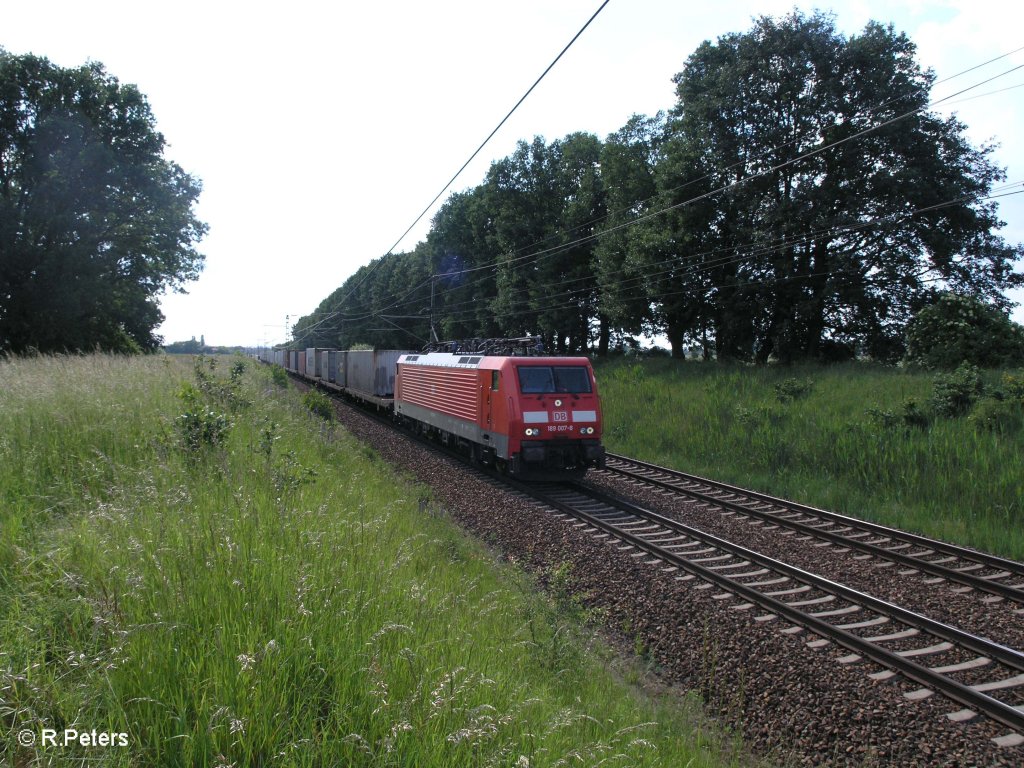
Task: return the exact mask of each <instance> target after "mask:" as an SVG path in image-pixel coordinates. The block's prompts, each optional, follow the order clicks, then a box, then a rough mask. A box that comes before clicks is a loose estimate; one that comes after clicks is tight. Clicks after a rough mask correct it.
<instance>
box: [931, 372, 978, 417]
mask: <svg viewBox="0 0 1024 768" xmlns="http://www.w3.org/2000/svg"><path fill="white" fill-rule="evenodd" d="M983 389H984V387H983V385H982V382H981V374H980V373H979V371H978V368H977V367H976V366H974V365H970V364H969V363H964V364H962V365H961V366H960V367H959V368H957V369H956V370H955V371H953V373H940V374H938V375H937V376H936V377H935V379H934V383H933V388H932V407H933V408H934V409H935V412H936V413H937V414H938V415H940V416H948V417H951V418H956V417H958V416H964V415H965V414H967V413H968V412H969V411H970V410H971V407H972V406H973V405H974V403H975V402H976V401H977V400H978V398H979V397H980V396H981V393H982V391H983Z"/></svg>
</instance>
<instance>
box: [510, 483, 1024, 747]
mask: <svg viewBox="0 0 1024 768" xmlns="http://www.w3.org/2000/svg"><path fill="white" fill-rule="evenodd" d="M510 484H511V485H513V487H515V488H516V489H517V490H520V491H521V492H523V493H524V494H527V495H529V496H531V497H533V498H535V499H537V500H538V501H541V502H542V503H544V504H547V505H549V506H550V507H552V508H554V509H558V510H560V511H562V512H564V513H566V514H568V515H571V516H573V517H575V518H577V519H579V520H582V521H583V522H585V523H587V524H588V525H590V526H592V527H595V528H598V529H600V530H602V531H605V532H606V533H609V534H612V535H614V536H616V537H617V538H619V539H621V540H623V541H625V542H627V543H629V544H630V545H632V546H634V547H636V548H638V549H640V550H642V551H644V552H647V553H648V554H650V555H652V556H654V557H657V558H658V559H659V560H662V561H663V562H666V563H668V564H670V565H673V566H676V567H678V568H681V569H682V570H685V571H686V572H688V573H691V574H693V575H694V576H697V577H698V578H700V579H702V580H705V581H707V582H709V583H713V584H716V585H718V586H720V587H722V588H723V589H726V590H727V591H729V592H731V593H733V594H736V595H738V596H741V597H743V598H744V599H745V600H748V601H750V602H752V603H755V604H757V605H760V606H761V607H762V608H765V609H766V610H768V611H770V612H771V613H773V614H775V615H777V616H782V617H783V618H785V619H786V620H788V621H790V622H791V623H793V624H795V625H798V626H802V627H805V628H806V629H809V630H810V631H812V632H814V633H815V634H817V635H819V636H821V637H823V638H825V639H828V640H831V641H833V642H835V643H837V644H838V645H841V646H843V647H844V648H847V649H849V650H851V651H853V652H854V653H856V654H858V655H860V656H862V657H866V658H869V659H871V660H872V661H875V662H876V663H878V664H880V665H881V666H883V667H885V668H887V669H892V670H896V671H898V672H900V673H901V674H903V675H904V676H905V677H907V678H909V679H911V680H914V681H916V682H918V683H920V684H921V685H923V686H925V687H927V688H930V689H933V690H938V691H941V692H942V693H944V694H945V695H946V696H947V697H948V698H950V699H952V700H954V701H957V702H959V703H960V704H962V705H964V706H966V707H969V708H971V709H973V710H974V711H976V712H979V713H981V714H984V715H985V716H987V717H989V718H991V719H993V720H996V721H998V722H1000V723H1002V724H1003V725H1006V726H1009V727H1010V728H1013V729H1014V730H1016V731H1018V732H1020V733H1024V712H1022V711H1019V710H1018V709H1016V708H1015V707H1013V706H1011V705H1009V704H1006V703H1004V702H1002V701H1000V700H998V699H996V698H993V697H992V696H989V695H987V694H985V693H983V692H980V691H976V690H974V689H973V688H971V687H970V686H967V685H964V684H962V683H959V682H957V681H955V680H953V679H951V678H949V677H947V676H945V675H942V674H939V673H937V672H933V671H932V670H930V669H928V668H927V667H925V666H923V665H920V664H918V663H916V662H914V661H911V660H910V659H908V658H904V657H903V656H900V655H899V654H898V653H896V652H894V651H889V650H886V649H884V648H882V647H880V646H878V645H876V644H874V643H872V642H870V641H868V640H866V639H864V638H861V637H859V636H857V635H854V634H853V633H851V632H849V631H847V630H844V629H840V628H838V627H835V626H833V625H831V624H829V623H828V622H826V621H824V620H822V619H820V618H818V617H816V616H812V615H810V614H807V613H805V612H803V611H801V610H799V609H797V608H794V607H792V606H790V605H788V604H787V603H785V602H783V601H781V600H777V599H775V598H773V597H769V596H766V595H763V594H761V593H760V592H758V591H757V590H755V589H754V588H752V587H750V586H747V585H745V584H742V583H740V582H738V581H735V580H734V579H732V578H730V577H728V576H725V575H723V574H720V573H717V572H716V571H714V570H711V569H709V568H706V567H704V566H702V565H700V564H699V563H695V562H692V561H690V560H687V559H686V558H685V557H683V556H681V555H678V554H676V553H674V552H672V551H670V550H667V549H663V548H662V547H660V546H658V545H657V544H652V543H650V542H649V541H647V540H646V539H645V538H644V537H643V536H641V535H638V534H633V533H630V532H628V531H623V530H622V529H621V528H620V527H618V526H617V525H615V524H614V523H610V522H607V521H605V520H603V519H602V518H601V517H600V516H599V515H596V514H593V513H590V512H586V511H583V510H580V509H578V508H576V507H574V506H573V505H571V504H569V503H567V502H564V501H561V500H559V499H557V498H554V497H553V496H551V495H550V493H545V492H543V491H542V490H541V489H539V488H531V486H529V485H527V484H524V483H519V482H512V483H510ZM576 487H577V488H578V489H580V490H581V492H582V493H583V495H585V496H588V497H590V498H592V499H597V500H598V501H601V502H603V503H605V504H607V505H609V506H611V507H613V508H615V509H618V510H621V511H623V512H626V513H628V514H631V515H634V516H636V517H640V518H643V519H646V520H650V521H651V522H655V523H657V524H659V525H662V526H664V527H666V528H669V529H670V530H673V531H675V532H677V533H682V534H686V535H687V536H690V537H692V538H695V539H697V540H700V541H704V542H706V543H707V544H709V545H710V546H714V547H718V548H721V549H722V550H723V551H726V552H729V553H731V554H733V555H735V556H737V557H742V558H744V559H749V560H751V561H752V562H756V563H758V564H759V565H762V566H764V567H771V568H773V569H775V570H777V571H778V572H780V573H783V574H785V575H788V576H790V577H791V578H794V579H796V580H799V581H803V582H805V583H807V584H809V585H812V586H815V587H817V588H818V589H821V590H823V591H826V592H832V593H834V594H836V595H838V596H841V597H843V598H844V599H846V600H848V601H850V602H854V603H857V604H860V605H863V606H865V607H868V608H870V609H871V610H874V611H876V612H877V613H881V614H883V615H888V616H890V617H891V618H893V619H895V620H897V621H900V622H901V623H904V624H907V625H908V626H914V627H917V628H920V629H922V630H923V631H926V632H929V633H930V634H934V635H935V636H937V637H942V638H944V639H947V640H950V642H955V643H957V644H958V645H960V646H961V647H964V648H968V649H970V650H972V651H975V652H976V653H980V654H982V655H984V656H987V657H989V658H993V659H997V660H999V661H1000V662H1001V663H1004V664H1006V665H1007V666H1010V667H1012V668H1014V669H1024V654H1022V653H1021V652H1019V651H1016V650H1014V649H1012V648H1008V647H1006V646H1001V645H999V644H997V643H991V642H990V641H987V640H985V639H983V638H978V637H975V636H973V635H970V634H968V633H966V632H963V631H962V630H960V629H957V628H956V627H952V626H949V625H946V624H942V623H941V622H937V621H935V620H933V619H929V618H928V617H926V616H921V615H920V614H915V613H913V612H912V611H907V610H906V609H903V608H900V607H899V606H895V605H892V604H891V603H886V602H885V601H882V600H879V599H878V598H874V597H872V596H871V595H864V594H863V593H859V592H856V591H855V590H852V589H850V588H848V587H844V586H843V585H841V584H837V583H835V582H832V581H829V580H828V579H824V578H823V577H820V576H815V575H814V574H812V573H808V572H807V571H803V570H802V569H799V568H796V567H795V566H791V565H788V564H786V563H782V562H780V561H777V560H774V559H773V558H770V557H767V556H766V555H762V554H760V553H757V552H754V551H753V550H749V549H747V548H745V547H742V546H739V545H737V544H733V543H731V542H728V541H725V540H724V539H720V538H718V537H717V536H713V535H710V534H707V533H705V532H703V531H699V530H697V529H695V528H692V527H690V526H688V525H685V524H683V523H680V522H678V521H675V520H672V519H670V518H667V517H664V516H663V515H659V514H658V513H656V512H653V511H651V510H648V509H644V508H643V507H639V506H637V505H635V504H633V503H632V502H629V501H626V500H625V499H621V498H619V497H616V496H613V495H611V494H607V493H605V492H603V491H597V489H594V488H591V487H588V486H584V485H580V484H577V486H576Z"/></svg>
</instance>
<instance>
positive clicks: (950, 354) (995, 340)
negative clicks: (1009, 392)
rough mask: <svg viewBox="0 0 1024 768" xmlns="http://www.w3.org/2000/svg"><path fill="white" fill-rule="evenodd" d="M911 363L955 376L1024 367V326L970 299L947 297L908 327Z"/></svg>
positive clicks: (925, 310)
mask: <svg viewBox="0 0 1024 768" xmlns="http://www.w3.org/2000/svg"><path fill="white" fill-rule="evenodd" d="M907 361H908V362H914V363H919V364H921V365H924V366H926V367H928V368H940V369H946V370H953V369H954V368H956V367H957V366H959V365H960V364H962V363H969V364H971V365H976V366H979V367H982V368H998V367H1000V366H1006V365H1019V364H1020V363H1022V362H1024V326H1021V325H1018V324H1017V323H1014V322H1013V321H1012V320H1010V318H1009V317H1007V316H1006V315H1005V314H1003V312H1001V311H1000V310H999V309H998V308H997V307H994V306H991V305H989V304H986V303H984V302H983V301H981V300H980V299H977V298H974V297H972V296H958V295H956V294H953V293H946V294H943V295H942V296H940V297H939V299H938V301H936V302H935V303H934V304H932V305H930V306H927V307H925V308H924V309H922V310H921V311H920V312H918V313H917V315H915V316H914V319H913V320H911V321H910V323H909V324H908V325H907Z"/></svg>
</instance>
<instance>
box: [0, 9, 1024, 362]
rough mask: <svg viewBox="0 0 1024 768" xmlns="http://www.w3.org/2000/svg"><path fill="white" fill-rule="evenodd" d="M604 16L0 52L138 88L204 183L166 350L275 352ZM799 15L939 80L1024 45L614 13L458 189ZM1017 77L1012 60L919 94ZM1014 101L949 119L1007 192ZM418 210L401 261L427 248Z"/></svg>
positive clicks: (995, 38) (195, 17)
mask: <svg viewBox="0 0 1024 768" xmlns="http://www.w3.org/2000/svg"><path fill="white" fill-rule="evenodd" d="M600 4H601V0H434V1H433V2H423V0H418V1H417V2H412V1H411V0H392V2H388V3H370V2H360V3H325V2H323V1H322V0H318V1H317V2H312V1H311V0H292V2H289V3H279V2H273V3H271V2H261V1H260V0H250V1H249V2H225V1H224V0H201V1H194V0H178V2H175V3H154V2H146V1H145V0H131V1H130V2H125V1H122V0H72V1H65V0H35V2H31V3H29V2H25V1H24V0H17V1H16V2H15V1H14V0H0V9H2V15H0V19H2V25H0V46H3V47H4V48H6V49H7V51H8V52H10V53H14V54H21V53H35V54H38V55H42V56H46V57H48V58H49V59H51V60H52V61H53V62H55V63H57V64H59V65H61V66H65V67H72V66H77V65H79V64H82V63H84V62H85V61H87V60H92V61H99V62H102V63H103V64H104V65H105V66H106V68H107V71H108V72H109V73H110V74H112V75H114V76H116V77H117V78H119V79H120V80H121V81H122V82H127V83H135V84H136V85H138V87H139V89H140V90H141V91H142V92H143V93H144V94H146V95H147V97H148V99H149V102H150V105H151V107H152V109H153V113H154V115H155V117H156V120H157V125H158V128H159V130H160V131H161V132H162V133H163V134H164V136H165V137H166V139H167V141H168V144H169V146H168V150H167V157H168V158H169V159H171V160H173V161H174V162H176V163H178V164H179V165H180V166H182V167H183V168H184V169H185V170H186V171H188V172H189V173H191V174H193V175H194V176H197V177H199V178H200V179H201V180H202V181H203V185H204V191H203V194H202V197H201V200H200V203H199V206H198V215H199V218H200V219H202V220H203V221H205V222H206V223H207V224H209V226H210V233H209V235H208V236H207V237H206V238H205V239H204V240H203V241H202V243H201V244H200V251H201V252H202V253H204V254H205V255H206V268H205V270H204V272H203V274H202V276H201V277H200V279H199V280H198V281H196V282H195V283H192V284H190V286H189V293H188V294H187V295H183V296H182V295H174V296H169V297H167V298H166V299H165V300H164V301H163V303H162V308H163V312H164V314H165V315H166V317H167V319H166V321H165V322H164V324H163V325H162V326H161V327H160V328H159V329H158V332H159V333H160V334H161V335H163V336H164V338H165V340H166V341H167V342H171V341H181V340H187V339H189V338H191V337H193V336H195V337H196V338H199V337H200V336H201V335H202V336H205V339H206V342H207V343H209V344H219V345H229V344H245V345H257V344H268V343H269V344H272V343H276V342H280V341H283V340H284V339H285V322H286V316H290V318H291V321H292V322H294V320H295V319H296V318H297V317H299V316H301V315H304V314H308V313H310V312H312V311H313V310H314V309H315V308H316V306H317V305H318V304H319V303H320V301H321V300H322V299H324V298H325V297H326V296H327V295H328V294H329V293H330V292H331V291H333V290H334V289H335V288H337V287H338V286H340V285H341V284H342V283H343V282H344V280H345V279H346V278H347V277H348V276H349V275H351V274H352V273H353V272H354V271H355V270H356V269H358V268H359V267H360V266H361V265H363V264H366V263H367V262H369V261H370V260H371V259H374V258H377V257H379V256H381V255H383V254H384V253H385V252H387V250H388V249H389V248H391V247H392V245H394V244H395V241H396V240H397V239H398V238H399V237H400V236H401V235H402V233H403V232H404V231H405V230H406V228H407V227H408V226H409V225H410V224H411V223H412V222H413V220H414V219H415V218H416V216H417V215H419V213H420V212H421V211H422V210H423V208H424V207H425V206H426V205H427V204H428V203H429V202H430V200H431V199H432V198H433V197H434V195H436V194H437V193H438V192H439V191H440V189H441V188H442V187H443V186H444V184H445V183H446V182H447V181H448V180H449V179H450V178H451V177H452V175H453V174H454V173H455V172H456V171H457V170H458V169H459V167H460V166H461V165H462V164H463V162H465V160H466V159H467V158H468V157H469V156H470V154H471V153H472V152H473V150H475V149H476V148H477V147H478V146H479V145H480V143H481V142H482V141H483V139H484V138H485V137H486V136H487V134H488V133H490V131H491V130H492V129H493V128H494V127H495V126H496V125H497V124H498V122H499V121H500V120H501V118H502V117H504V116H505V114H506V113H507V112H508V111H509V109H511V107H512V106H513V105H514V104H515V102H516V101H517V100H518V99H519V98H520V96H522V95H523V93H525V91H526V89H527V88H528V87H529V86H530V85H531V84H532V83H533V82H534V80H536V79H537V77H538V76H539V75H540V73H541V72H543V71H544V69H545V68H546V67H547V66H548V64H549V63H550V62H551V61H552V60H553V59H554V57H555V55H556V54H557V53H558V52H559V51H560V50H561V49H562V48H563V47H564V46H565V45H566V43H568V42H569V40H570V39H572V37H573V35H575V34H576V32H577V31H578V30H579V29H580V27H582V26H583V24H584V23H585V22H586V20H587V19H588V18H589V17H590V16H591V15H592V14H593V12H594V11H595V10H597V8H598V7H599V6H600ZM794 8H800V9H801V10H803V11H805V12H807V13H810V12H812V11H813V10H814V9H815V8H820V9H822V10H827V11H831V12H832V13H834V14H835V16H836V21H837V25H838V27H839V29H840V31H842V32H843V33H844V34H847V35H849V34H854V33H857V32H859V31H860V30H862V29H863V27H864V25H865V23H866V22H867V21H868V20H870V19H874V20H877V21H881V22H884V23H889V22H891V23H893V24H894V25H895V28H896V29H897V31H902V32H906V33H907V34H908V35H909V36H910V38H911V39H912V40H913V41H914V42H915V43H916V44H917V46H918V61H919V62H920V63H921V64H922V65H924V66H926V67H931V68H933V69H934V70H935V72H936V74H937V76H938V78H939V79H940V80H942V79H943V78H946V77H950V76H952V75H955V74H957V73H960V72H962V71H964V70H966V69H969V68H971V67H973V66H975V65H978V64H981V63H983V62H985V61H988V60H989V59H992V58H994V57H996V56H999V55H1001V54H1004V53H1009V52H1010V51H1014V50H1016V49H1018V48H1021V47H1022V46H1024V10H1022V9H1024V4H1021V3H1012V2H1004V1H1003V0H932V1H930V2H928V1H921V0H918V1H915V0H859V1H858V0H847V1H844V2H831V3H828V2H822V3H817V4H813V3H804V2H797V3H794V2H792V1H789V2H781V1H780V2H776V0H758V2H742V1H741V0H713V2H710V3H696V2H686V1H685V0H611V2H610V3H609V4H608V6H607V7H606V8H605V9H604V10H603V11H602V12H601V14H600V15H599V16H598V17H597V19H596V20H595V21H594V22H593V24H591V26H590V27H589V28H588V29H587V30H586V32H584V33H583V35H582V36H581V37H580V39H579V40H577V41H576V43H575V44H574V45H573V47H572V48H571V49H570V50H569V52H568V53H567V54H566V55H565V56H564V57H563V58H562V60H561V61H560V62H559V63H558V64H557V65H556V66H555V68H554V69H553V70H552V71H551V72H550V73H549V74H548V76H547V77H546V78H545V79H544V80H543V81H542V82H541V84H540V85H539V86H538V88H537V89H536V90H535V91H534V92H533V93H532V94H531V96H530V97H529V98H528V99H527V100H526V102H524V104H523V105H522V106H521V107H520V108H519V109H518V110H517V112H516V113H515V115H513V117H512V118H511V119H510V120H509V121H508V122H507V123H506V124H505V126H504V127H503V128H502V130H501V131H500V132H499V133H498V135H497V136H495V138H494V139H492V140H491V142H490V143H489V144H488V145H487V147H486V148H485V149H484V151H483V152H482V153H481V154H480V155H479V156H478V158H477V160H476V161H475V162H474V163H473V164H471V165H470V166H469V168H468V169H467V170H466V171H465V172H464V174H463V175H462V176H460V177H459V179H458V180H457V181H456V183H455V185H454V186H453V189H454V190H462V189H466V188H469V187H472V186H475V185H476V184H478V183H479V182H480V181H481V180H482V178H483V176H484V174H485V173H486V171H487V168H488V166H489V165H490V163H491V161H493V160H495V159H498V158H501V157H505V156H507V155H509V154H510V153H511V152H513V151H514V149H515V144H516V142H517V141H518V140H520V139H526V140H530V139H532V138H533V137H534V136H536V135H540V136H543V137H544V138H545V139H547V140H548V141H552V140H554V139H558V138H561V137H563V136H565V135H566V134H568V133H571V132H573V131H588V132H591V133H594V134H596V135H597V136H598V137H600V138H602V139H603V138H605V137H606V136H607V135H608V134H609V133H611V132H613V131H615V130H617V129H619V128H620V127H622V126H623V125H624V124H625V122H626V121H627V120H628V119H629V117H630V116H631V115H632V114H635V113H639V114H653V113H655V112H657V111H658V110H659V109H669V108H670V107H671V106H672V105H673V103H674V100H675V98H674V91H673V85H672V82H671V78H672V76H673V75H674V74H675V73H677V72H679V71H680V70H681V69H682V67H683V64H684V62H685V61H686V58H687V56H689V54H690V53H692V52H693V51H694V49H695V48H696V47H697V46H698V45H699V44H700V43H701V42H702V41H704V40H712V41H713V40H716V39H717V38H718V37H719V36H721V35H723V34H727V33H730V32H744V31H747V30H748V29H749V28H750V26H751V19H752V17H754V16H755V15H761V14H770V15H782V14H785V13H788V12H789V11H791V10H793V9H794ZM1021 65H1024V52H1020V53H1015V54H1013V55H1012V56H1009V57H1007V58H1004V59H1001V60H1000V61H998V62H996V63H994V64H991V65H988V66H986V67H984V68H982V69H979V70H976V71H975V72H971V73H969V74H966V75H963V76H961V77H958V78H956V79H955V80H953V81H950V82H949V83H945V84H940V85H938V86H937V87H936V89H935V90H934V91H933V94H932V95H933V97H934V98H942V97H944V96H946V95H948V94H950V93H953V92H955V91H959V90H961V89H963V88H966V87H968V86H970V85H973V84H975V83H978V82H980V81H982V80H986V79H988V78H991V77H994V76H996V75H999V74H1000V73H1003V72H1005V71H1006V70H1009V69H1011V68H1012V67H1015V66H1021ZM1022 83H1024V69H1022V70H1019V71H1017V72H1013V73H1011V74H1009V75H1006V76H1003V77H999V78H998V79H996V80H994V81H993V82H992V83H991V84H989V85H987V86H982V87H980V88H976V89H974V90H972V91H970V96H971V97H972V98H971V99H970V100H966V101H959V102H958V103H956V104H955V106H953V107H951V108H952V109H955V110H956V111H957V112H958V113H959V115H960V117H961V119H962V120H963V121H964V122H966V123H967V124H968V126H969V136H970V137H971V139H972V141H973V142H974V143H975V144H981V143H983V142H986V141H989V140H995V141H998V142H1000V143H1001V144H1002V147H1001V149H1000V150H999V151H998V153H997V155H996V159H997V162H998V163H999V164H1000V165H1001V166H1004V167H1006V168H1007V171H1008V182H1016V183H1017V189H1022V187H1021V184H1022V183H1024V142H1022V141H1021V138H1022V137H1024V88H1020V87H1018V88H1013V86H1020V85H1021V84H1022ZM1006 89H1009V90H1006ZM980 94H988V95H984V96H982V95H980ZM435 210H436V206H435ZM1000 211H1001V215H1002V218H1003V219H1004V220H1005V221H1006V222H1007V227H1006V228H1005V229H1004V230H1003V231H1002V234H1003V236H1004V237H1006V238H1007V239H1008V240H1010V241H1011V242H1014V243H1018V242H1024V195H1016V196H1011V197H1007V198H1004V200H1003V202H1002V204H1001V208H1000ZM432 213H433V210H432V211H431V214H428V216H426V217H425V218H424V219H423V221H422V222H421V223H420V224H419V225H418V226H417V227H416V228H414V229H413V231H412V232H411V233H410V234H409V236H407V237H406V238H405V239H404V240H403V241H402V242H401V243H400V244H399V246H398V248H397V250H409V249H411V248H412V247H414V246H415V244H416V242H418V241H420V240H422V239H423V238H424V237H425V236H426V233H427V230H428V226H429V219H430V215H432ZM1015 298H1016V299H1017V300H1018V301H1021V300H1024V293H1020V294H1018V295H1016V296H1015ZM1014 317H1015V319H1016V320H1018V322H1024V309H1022V308H1018V309H1017V310H1016V311H1015V313H1014Z"/></svg>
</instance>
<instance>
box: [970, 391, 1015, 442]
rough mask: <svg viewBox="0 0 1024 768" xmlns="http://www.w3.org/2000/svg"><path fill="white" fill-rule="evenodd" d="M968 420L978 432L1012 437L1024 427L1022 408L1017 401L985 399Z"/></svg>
mask: <svg viewBox="0 0 1024 768" xmlns="http://www.w3.org/2000/svg"><path fill="white" fill-rule="evenodd" d="M970 419H971V421H972V422H974V425H975V426H976V427H977V428H978V429H980V430H984V431H986V432H995V433H997V434H1000V435H1013V434H1016V433H1018V432H1020V430H1021V426H1022V425H1024V408H1022V407H1021V404H1020V402H1019V401H1017V400H999V399H996V398H994V397H986V398H985V399H984V400H982V401H981V402H979V403H978V405H977V406H976V407H975V409H974V411H973V413H971V416H970Z"/></svg>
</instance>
